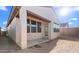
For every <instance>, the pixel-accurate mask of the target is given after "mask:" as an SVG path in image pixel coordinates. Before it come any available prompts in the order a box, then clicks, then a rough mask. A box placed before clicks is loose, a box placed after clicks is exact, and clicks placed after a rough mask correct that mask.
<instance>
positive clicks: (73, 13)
mask: <svg viewBox="0 0 79 59" xmlns="http://www.w3.org/2000/svg"><path fill="white" fill-rule="evenodd" d="M54 10H55V12H56V15H57V16H58V18H59V20H60V23H65V22H67V23H68V24H69V27H71V28H74V27H79V7H78V6H70V7H69V6H68V7H67V6H54Z"/></svg>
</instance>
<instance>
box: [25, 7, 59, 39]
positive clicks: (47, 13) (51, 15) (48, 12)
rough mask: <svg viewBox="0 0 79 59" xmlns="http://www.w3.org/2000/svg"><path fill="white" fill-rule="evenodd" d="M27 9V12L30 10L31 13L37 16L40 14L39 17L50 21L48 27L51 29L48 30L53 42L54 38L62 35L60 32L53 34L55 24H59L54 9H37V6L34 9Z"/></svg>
mask: <svg viewBox="0 0 79 59" xmlns="http://www.w3.org/2000/svg"><path fill="white" fill-rule="evenodd" d="M25 8H26V10H29V11H31V12H33V13H35V14H38V15H40V16H42V17H44V18H47V19H48V20H50V21H51V22H50V23H48V26H49V28H50V29H48V30H49V32H48V34H49V39H51V40H53V39H54V38H57V37H59V35H60V33H59V32H53V25H54V22H59V21H58V18H57V16H56V14H55V12H54V10H53V8H48V7H37V6H36V7H35V6H34V7H33V6H32V7H31V6H30V7H29V6H27V7H25Z"/></svg>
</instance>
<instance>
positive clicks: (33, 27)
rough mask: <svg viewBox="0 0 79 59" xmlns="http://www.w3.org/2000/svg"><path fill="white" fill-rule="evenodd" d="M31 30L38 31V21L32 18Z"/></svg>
mask: <svg viewBox="0 0 79 59" xmlns="http://www.w3.org/2000/svg"><path fill="white" fill-rule="evenodd" d="M31 32H36V21H33V20H31Z"/></svg>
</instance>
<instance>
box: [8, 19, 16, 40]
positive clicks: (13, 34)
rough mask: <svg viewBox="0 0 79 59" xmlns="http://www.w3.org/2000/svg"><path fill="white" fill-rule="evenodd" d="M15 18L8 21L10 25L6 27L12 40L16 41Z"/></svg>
mask: <svg viewBox="0 0 79 59" xmlns="http://www.w3.org/2000/svg"><path fill="white" fill-rule="evenodd" d="M16 20H17V18H14V19H13V21H12V22H11V23H10V25H9V26H8V27H7V29H8V35H9V37H10V38H12V39H13V40H14V41H16Z"/></svg>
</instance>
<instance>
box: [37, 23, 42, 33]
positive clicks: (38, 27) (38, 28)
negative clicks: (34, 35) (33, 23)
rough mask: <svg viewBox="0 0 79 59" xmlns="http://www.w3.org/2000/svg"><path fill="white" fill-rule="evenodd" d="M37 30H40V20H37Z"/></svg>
mask: <svg viewBox="0 0 79 59" xmlns="http://www.w3.org/2000/svg"><path fill="white" fill-rule="evenodd" d="M37 31H38V32H41V22H37Z"/></svg>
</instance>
